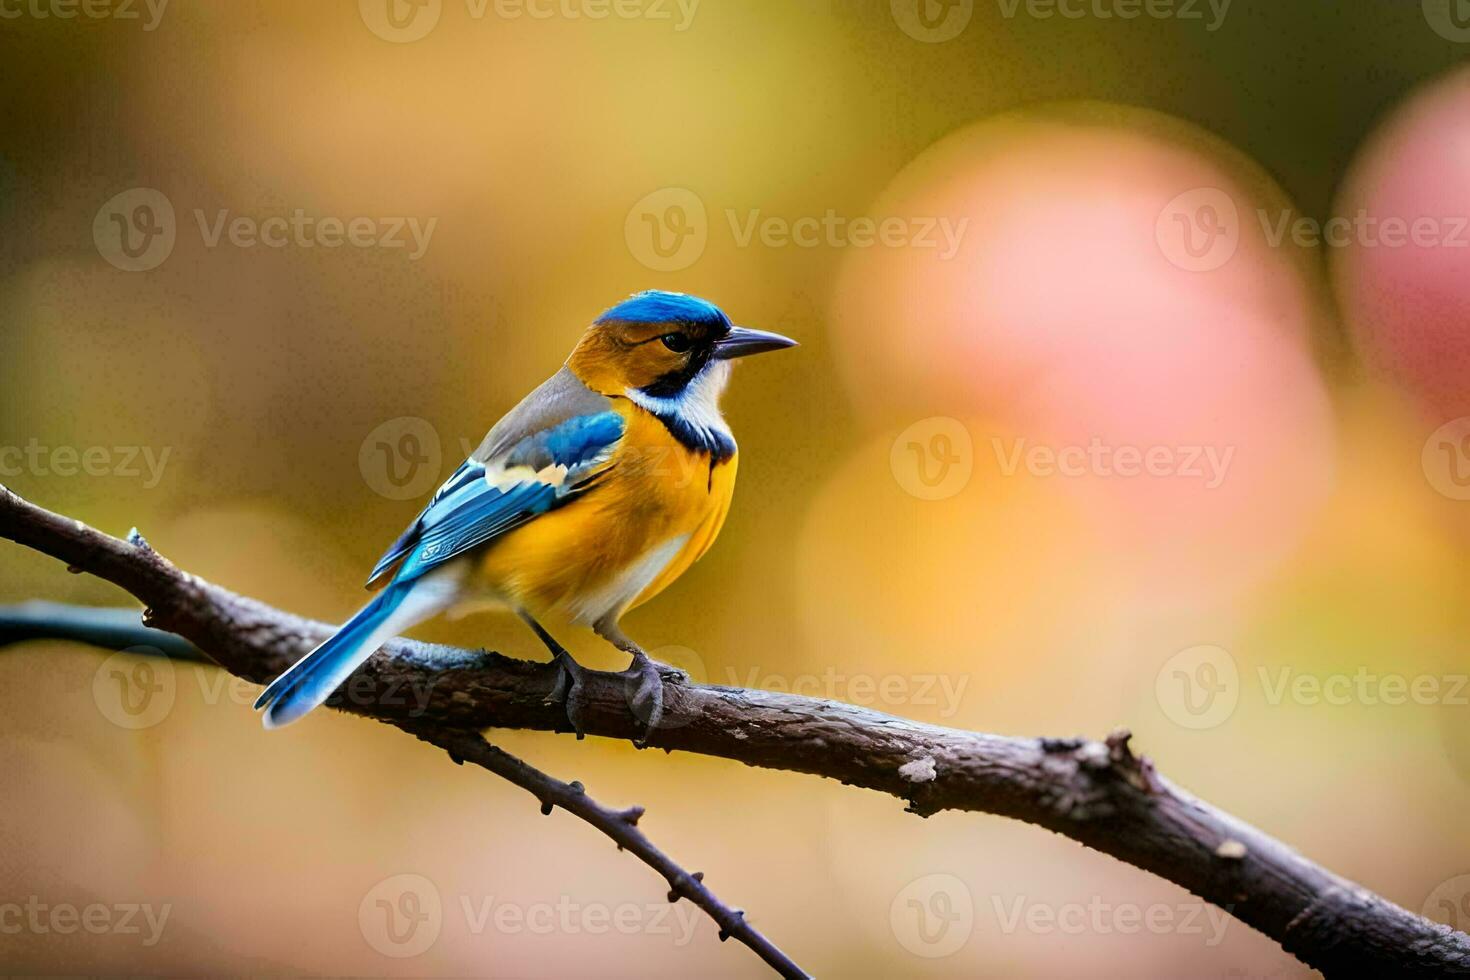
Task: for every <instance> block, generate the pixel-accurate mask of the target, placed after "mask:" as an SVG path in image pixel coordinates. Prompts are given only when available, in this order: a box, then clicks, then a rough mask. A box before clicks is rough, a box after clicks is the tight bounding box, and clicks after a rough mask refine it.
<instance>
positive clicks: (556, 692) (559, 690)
mask: <svg viewBox="0 0 1470 980" xmlns="http://www.w3.org/2000/svg"><path fill="white" fill-rule="evenodd" d="M584 673H586V668H584V667H583V666H582V665H581V664H579V663H577V662H576V661H575V660H573V659H572V657H571V655H570V654H567V653H559V654H557V655H556V682H555V683H554V684H553V685H552V687H551V691H550V692H549V693H547V695H546V697H545V698H544V699H543V703H544V704H561V705H562V706H563V707H564V708H565V709H566V713H567V721H568V722H569V723H570V724H571V726H572V731H574V732H576V733H577V738H579V739H581V738H585V737H586V733H585V731H584V730H583V710H582V709H583V707H584V706H585V705H586V703H587V702H586V699H585V697H584V696H583V691H582V675H583V674H584Z"/></svg>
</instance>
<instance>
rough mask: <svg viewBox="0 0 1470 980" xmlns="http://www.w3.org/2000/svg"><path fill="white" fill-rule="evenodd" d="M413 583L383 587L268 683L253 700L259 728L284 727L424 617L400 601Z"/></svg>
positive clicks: (410, 590)
mask: <svg viewBox="0 0 1470 980" xmlns="http://www.w3.org/2000/svg"><path fill="white" fill-rule="evenodd" d="M415 584H417V583H414V582H405V583H399V582H395V583H393V584H392V585H390V586H388V588H386V589H384V590H383V591H382V592H380V593H379V594H378V595H377V597H376V598H374V599H373V601H372V602H369V603H368V604H367V605H366V606H363V607H362V609H361V610H359V611H358V613H357V615H355V616H353V617H352V618H351V619H349V620H348V621H347V623H346V624H345V625H344V626H343V627H342V628H341V629H340V630H338V631H337V632H336V633H335V634H333V636H332V638H331V639H329V640H327V642H325V643H323V644H322V645H321V646H319V647H317V648H316V649H315V650H313V651H311V652H310V653H308V654H307V655H306V656H304V657H302V658H301V659H300V660H298V661H296V663H295V664H294V665H293V666H292V667H291V668H290V669H289V670H287V671H286V672H285V673H284V674H282V675H281V676H280V677H277V678H276V679H275V680H274V681H272V682H271V685H270V687H267V688H266V689H265V690H264V691H263V692H262V693H261V695H260V697H259V698H257V699H256V701H255V707H256V709H260V708H265V717H264V718H263V719H262V720H263V721H264V723H265V727H266V728H280V727H281V726H283V725H289V724H291V722H293V721H296V720H297V719H298V718H300V717H301V716H302V715H304V714H306V713H307V712H308V711H310V710H311V709H313V708H315V707H316V706H317V705H319V704H321V703H322V702H323V701H325V700H326V699H327V698H328V697H330V696H331V694H332V692H333V691H335V690H336V689H337V688H338V687H340V686H341V685H342V682H343V681H345V680H347V678H348V677H349V676H351V674H352V672H353V671H354V670H356V669H357V668H358V667H359V666H360V665H361V664H362V662H363V661H364V660H366V659H367V658H368V657H370V656H372V655H373V652H374V651H376V650H377V649H378V647H380V646H382V645H383V643H384V641H386V640H389V639H391V638H392V637H394V636H396V635H397V634H398V633H399V632H400V630H402V629H406V628H407V627H409V626H412V625H414V623H416V622H418V621H419V620H421V619H422V618H424V615H423V614H424V611H423V610H422V609H419V608H415V607H416V606H420V605H421V604H419V603H405V601H404V600H406V599H408V598H409V596H410V594H411V593H412V592H413V590H414V585H415Z"/></svg>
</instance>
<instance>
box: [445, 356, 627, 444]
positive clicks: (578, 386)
mask: <svg viewBox="0 0 1470 980" xmlns="http://www.w3.org/2000/svg"><path fill="white" fill-rule="evenodd" d="M611 407H612V400H611V399H609V398H608V397H607V396H605V395H599V394H598V393H597V392H595V391H593V390H592V389H591V388H588V387H587V386H586V385H584V384H583V383H582V382H581V380H580V379H579V378H578V377H577V376H576V375H575V374H573V373H572V371H571V368H566V367H564V368H562V369H561V370H560V371H558V372H556V373H555V374H553V375H552V376H551V377H549V378H547V379H546V380H545V381H543V382H542V383H541V384H540V385H539V386H537V387H536V389H535V390H534V391H532V392H531V393H530V394H529V395H527V396H526V397H525V398H523V399H521V403H520V404H519V405H517V406H516V407H515V408H513V409H511V410H510V411H509V412H507V413H506V414H505V417H504V418H502V419H501V420H500V421H499V422H496V423H495V427H494V428H492V429H491V430H490V432H489V434H487V435H486V436H485V440H484V441H483V442H481V443H480V448H479V449H476V450H475V451H474V452H473V453H471V454H470V458H471V459H473V460H476V461H477V462H481V463H490V462H493V461H494V460H495V459H496V458H497V457H499V456H502V455H503V454H505V453H506V452H508V451H509V450H510V449H511V448H512V447H513V446H515V445H516V444H517V443H519V442H520V441H521V440H522V439H525V438H526V437H528V436H533V435H535V434H536V433H538V432H544V431H545V430H547V429H550V428H552V427H553V426H557V425H560V424H561V423H563V422H565V421H566V420H567V419H572V418H576V417H577V416H579V415H596V414H598V413H599V412H606V411H607V410H608V409H610V408H611Z"/></svg>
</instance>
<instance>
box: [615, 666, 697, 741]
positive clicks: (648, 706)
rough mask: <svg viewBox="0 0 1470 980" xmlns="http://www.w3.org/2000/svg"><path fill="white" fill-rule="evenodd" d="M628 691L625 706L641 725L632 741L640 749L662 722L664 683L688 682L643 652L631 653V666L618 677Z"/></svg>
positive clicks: (679, 671) (683, 675)
mask: <svg viewBox="0 0 1470 980" xmlns="http://www.w3.org/2000/svg"><path fill="white" fill-rule="evenodd" d="M621 676H622V678H623V682H624V684H626V685H627V689H628V707H629V708H631V709H632V711H633V716H634V717H635V718H637V719H638V720H639V721H641V722H643V734H642V735H641V736H639V737H638V738H636V739H634V740H633V744H635V745H637V746H639V747H640V748H641V747H642V746H644V745H647V744H648V737H649V736H650V735H652V734H653V732H654V729H656V728H658V727H659V726H660V725H662V724H663V720H664V681H666V680H668V681H674V682H675V683H680V682H682V681H685V680H687V679H688V675H686V674H685V673H684V672H683V671H682V670H679V669H678V668H676V667H670V666H669V665H668V664H661V663H659V662H658V661H656V660H653V659H651V658H649V656H648V654H646V653H642V652H639V653H635V654H633V663H632V665H631V666H630V667H629V668H628V669H627V670H625V671H623V672H622V674H621Z"/></svg>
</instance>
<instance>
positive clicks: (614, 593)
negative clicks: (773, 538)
mask: <svg viewBox="0 0 1470 980" xmlns="http://www.w3.org/2000/svg"><path fill="white" fill-rule="evenodd" d="M615 405H616V407H617V411H619V412H620V413H621V414H623V416H624V418H625V419H626V420H627V430H626V432H625V434H624V436H623V440H622V442H621V443H620V444H619V447H618V450H617V453H616V455H615V456H614V462H613V465H612V467H611V469H609V470H608V472H607V473H606V474H605V475H604V476H602V477H600V478H599V479H598V481H597V483H596V485H595V486H593V487H592V488H591V489H589V490H587V491H586V492H585V493H583V494H582V495H581V496H579V497H577V498H576V499H575V500H573V501H571V502H569V503H567V504H565V505H563V506H562V507H559V508H557V509H556V510H553V511H551V512H549V513H547V514H544V515H542V516H541V517H538V518H536V519H535V520H533V521H531V522H530V523H528V524H526V525H524V526H522V527H520V528H517V529H516V530H514V531H511V532H510V533H508V534H506V535H505V536H504V537H502V538H500V539H498V540H496V541H495V542H493V543H492V544H491V545H489V546H488V547H487V548H486V550H485V553H484V557H483V558H482V560H481V565H480V571H481V575H482V584H483V586H484V587H485V588H486V590H487V591H488V592H490V593H491V594H492V595H494V596H496V597H499V598H502V599H504V600H505V601H508V602H510V603H512V604H514V605H517V606H520V607H522V608H524V609H526V610H527V611H529V612H530V613H531V614H532V615H538V616H540V615H551V614H554V615H558V616H564V617H566V618H570V619H572V620H574V621H576V622H579V623H584V624H591V623H593V622H595V621H597V620H598V619H601V618H605V617H610V618H611V619H612V620H613V621H616V619H617V617H618V616H620V615H622V614H623V613H624V612H626V611H627V610H629V609H631V608H633V607H634V606H637V605H640V604H641V603H644V602H646V601H648V600H649V599H651V598H653V597H654V596H655V595H657V594H658V593H659V592H661V591H663V590H664V589H665V588H667V587H668V586H669V584H670V583H672V582H673V581H674V580H675V579H677V578H678V577H679V576H680V575H682V574H683V573H684V572H685V571H686V570H687V569H688V568H689V566H690V565H692V564H694V562H695V561H696V560H697V559H698V558H699V557H700V556H701V555H703V554H704V553H705V551H707V550H708V549H709V546H710V545H711V544H713V543H714V540H715V537H716V536H717V535H718V534H719V532H720V527H721V526H722V525H723V524H724V521H725V515H726V514H727V513H728V511H729V508H730V499H731V496H732V494H733V492H734V489H735V470H736V463H735V459H734V458H733V457H732V458H731V459H729V460H727V461H726V462H724V463H720V464H717V465H714V466H711V464H710V458H709V456H707V455H705V454H703V453H694V452H691V451H690V450H688V449H686V448H685V447H684V446H683V445H681V444H680V443H679V442H678V441H677V440H675V439H674V437H673V435H672V434H670V433H669V431H668V429H667V428H666V427H665V426H664V424H663V423H662V422H660V421H659V420H658V419H657V418H656V417H654V416H653V415H652V414H650V413H648V412H645V411H644V410H643V409H641V408H639V407H637V406H636V405H633V404H632V403H631V402H627V401H625V400H619V401H617V402H616V403H615Z"/></svg>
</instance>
